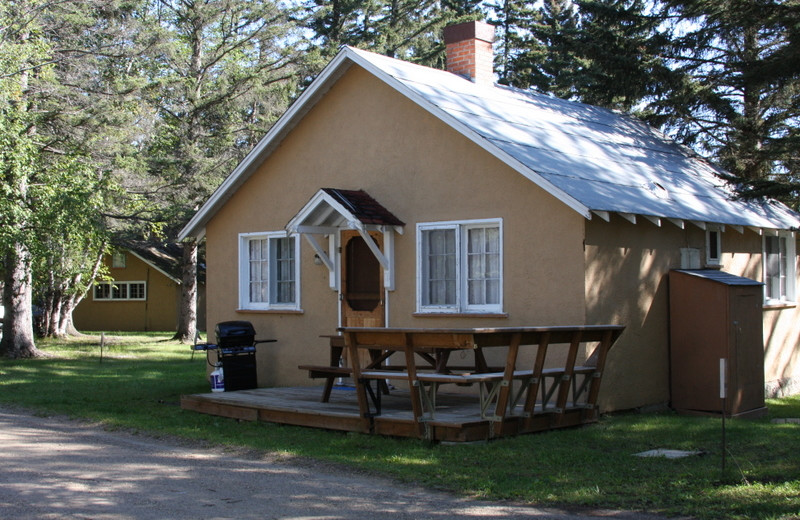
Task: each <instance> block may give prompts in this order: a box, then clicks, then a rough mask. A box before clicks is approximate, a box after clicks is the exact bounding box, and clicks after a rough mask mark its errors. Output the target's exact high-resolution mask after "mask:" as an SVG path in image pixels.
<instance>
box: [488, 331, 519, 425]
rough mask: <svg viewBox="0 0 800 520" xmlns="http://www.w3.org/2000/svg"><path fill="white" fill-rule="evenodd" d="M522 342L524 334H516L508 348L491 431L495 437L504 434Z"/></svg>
mask: <svg viewBox="0 0 800 520" xmlns="http://www.w3.org/2000/svg"><path fill="white" fill-rule="evenodd" d="M521 341H522V333H520V332H515V333H514V334H513V335H512V336H511V344H510V345H509V346H508V355H507V356H506V368H505V371H504V372H503V381H502V382H501V383H500V385H501V386H500V395H499V396H498V397H497V406H496V407H495V410H494V417H493V420H494V421H495V423H494V425H492V428H491V431H492V434H493V436H500V435H502V433H503V422H504V421H505V417H506V411H507V410H506V409H507V407H508V395H509V394H510V393H511V382H512V381H513V380H514V370H516V368H517V354H518V353H519V344H520V342H521Z"/></svg>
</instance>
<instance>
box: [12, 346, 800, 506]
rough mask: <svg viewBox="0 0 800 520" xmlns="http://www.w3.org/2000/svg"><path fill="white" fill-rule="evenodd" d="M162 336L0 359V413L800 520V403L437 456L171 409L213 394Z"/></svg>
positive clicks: (400, 470)
mask: <svg viewBox="0 0 800 520" xmlns="http://www.w3.org/2000/svg"><path fill="white" fill-rule="evenodd" d="M169 337H170V335H169V334H166V333H165V334H162V335H156V334H153V335H141V334H131V335H121V334H114V335H113V336H109V337H108V338H107V339H108V341H107V344H106V346H105V347H104V349H103V356H102V359H101V357H100V347H99V345H98V343H99V342H98V338H97V337H87V338H81V339H72V340H69V341H42V342H41V343H40V348H42V349H43V350H44V351H45V352H47V353H48V354H49V355H50V356H51V357H47V358H40V359H34V360H15V361H11V360H1V361H0V402H2V403H4V404H6V405H16V406H21V407H24V408H27V409H31V410H35V411H37V412H38V413H42V414H65V415H68V416H71V417H75V418H81V419H87V420H91V421H98V422H101V423H102V424H103V425H104V426H105V427H106V428H111V429H114V428H122V429H128V430H133V431H141V432H148V433H153V434H167V435H174V436H178V437H181V438H183V439H188V440H191V441H194V442H197V443H202V444H203V445H206V446H208V447H209V449H224V448H225V447H226V446H232V447H243V448H247V449H251V450H262V451H265V452H269V453H277V454H279V455H281V456H284V457H287V458H289V457H311V458H314V459H318V460H323V461H326V462H330V463H336V464H343V465H347V466H349V467H352V468H356V469H359V470H366V471H371V472H375V473H379V474H382V475H386V476H390V477H393V478H396V479H399V480H401V481H405V482H413V483H416V484H420V485H424V486H426V487H430V488H434V489H441V490H447V491H452V492H455V493H458V494H462V495H465V496H471V497H476V498H484V499H493V500H497V499H513V500H518V501H523V502H532V503H536V504H539V505H546V506H565V507H578V508H580V507H595V508H610V509H616V508H619V509H631V510H641V511H649V512H657V513H663V514H666V515H670V516H672V515H676V516H677V515H691V516H694V517H697V518H701V519H717V518H762V519H779V518H782V519H789V518H800V425H798V424H792V423H787V424H773V423H772V422H771V420H770V419H773V418H781V417H783V418H790V417H791V418H798V417H800V398H798V397H795V398H786V399H781V400H772V401H769V402H768V405H769V410H770V413H769V416H768V417H767V418H764V419H758V420H729V421H727V429H726V432H727V446H728V456H727V464H726V469H725V471H724V472H723V470H722V465H721V460H722V459H721V431H722V430H721V421H720V420H719V419H715V418H709V417H684V416H678V415H675V414H673V413H666V412H665V413H653V414H615V415H609V416H604V417H602V418H601V420H600V421H599V423H597V424H595V425H591V426H587V427H582V428H574V429H566V430H558V431H551V432H547V433H541V434H533V435H524V436H519V437H514V438H508V439H500V440H496V441H492V442H489V443H483V444H470V445H436V444H430V443H427V442H424V441H420V440H415V439H392V438H385V437H379V436H369V435H362V434H353V433H340V432H329V431H323V430H317V429H311V428H299V427H291V426H282V425H275V424H269V423H247V422H237V421H235V420H232V419H225V418H220V417H213V416H208V415H202V414H198V413H194V412H187V411H184V410H181V409H180V406H179V400H180V396H181V395H183V394H191V393H201V392H207V391H209V385H208V382H207V381H206V379H205V372H204V369H205V363H206V361H205V356H204V355H202V353H198V355H195V357H194V359H193V360H191V359H190V358H191V352H190V350H189V348H188V347H187V346H186V345H181V344H178V343H176V342H173V341H171V340H169ZM654 448H669V449H680V450H690V451H700V452H702V453H703V455H700V456H694V457H689V458H683V459H675V460H667V459H663V458H640V457H634V456H633V454H634V453H637V452H641V451H645V450H649V449H654Z"/></svg>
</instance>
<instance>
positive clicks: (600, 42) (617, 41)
mask: <svg viewBox="0 0 800 520" xmlns="http://www.w3.org/2000/svg"><path fill="white" fill-rule="evenodd" d="M576 4H577V6H578V11H579V14H580V30H579V32H578V34H577V36H576V38H575V40H574V52H575V54H576V56H577V58H578V60H579V67H578V69H579V70H578V73H577V75H576V76H575V89H576V91H577V95H578V97H579V98H580V99H581V100H582V101H584V102H586V103H590V104H594V105H600V106H604V107H609V108H616V109H620V110H626V111H627V110H631V109H632V108H633V107H634V106H636V105H637V104H638V103H640V102H642V101H643V100H646V99H648V98H650V97H652V96H656V95H658V94H659V93H660V92H662V91H663V90H664V89H665V88H668V86H667V85H669V83H670V82H671V81H673V73H672V72H671V71H670V70H669V68H668V66H667V64H666V61H665V60H664V58H663V56H662V50H663V47H664V45H666V42H667V40H666V38H665V36H664V35H662V34H661V33H660V32H659V26H660V25H661V24H662V21H663V20H662V18H661V17H659V16H658V15H657V14H656V13H654V12H650V11H651V5H650V4H651V3H649V2H646V1H644V0H576Z"/></svg>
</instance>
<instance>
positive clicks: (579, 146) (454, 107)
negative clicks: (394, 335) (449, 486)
mask: <svg viewBox="0 0 800 520" xmlns="http://www.w3.org/2000/svg"><path fill="white" fill-rule="evenodd" d="M487 27H488V26H486V25H485V24H480V23H472V22H471V23H469V24H466V25H462V26H456V28H455V29H452V28H450V29H449V32H448V33H446V35H445V38H446V41H447V43H448V52H449V53H450V55H451V56H452V55H454V54H455V51H456V50H457V49H458V47H459V46H461V47H466V48H467V52H468V54H469V53H471V56H472V59H471V60H467V63H466V64H463V63H462V64H456V63H455V61H454V60H449V61H450V71H449V72H446V71H439V70H433V69H429V68H425V67H420V66H417V65H413V64H410V63H406V62H402V61H399V60H395V59H390V58H387V57H384V56H379V55H375V54H372V53H369V52H365V51H361V50H357V49H353V48H344V49H343V50H342V51H341V52H340V53H339V54H338V55H337V57H336V58H335V59H334V60H333V61H332V62H331V63H330V64H329V65H328V67H327V68H326V69H325V70H324V71H323V72H322V73H321V75H320V76H319V77H318V78H317V79H316V81H314V82H313V83H312V84H311V85H310V87H309V88H308V89H307V91H306V92H305V93H304V94H303V96H301V98H300V99H299V100H298V101H297V102H296V103H295V104H294V105H293V106H292V107H291V108H290V109H289V111H288V112H287V113H286V114H284V116H283V117H282V118H281V119H280V120H279V122H278V123H277V124H276V125H275V126H274V127H273V128H272V129H271V130H270V132H269V133H268V135H267V136H265V138H264V139H263V140H262V141H261V142H260V143H259V144H258V145H257V147H256V148H255V149H254V150H253V151H252V152H251V153H250V154H249V155H248V156H247V158H245V160H244V161H243V162H242V163H241V164H240V165H239V166H237V168H236V169H235V170H234V171H233V172H232V173H231V174H230V175H229V177H228V178H227V179H226V181H225V182H224V183H223V184H222V186H221V187H220V188H219V189H218V190H217V192H215V193H214V195H213V196H212V197H211V198H210V199H209V201H208V202H207V203H206V204H205V205H204V206H203V207H202V208H201V209H200V210H199V211H198V213H197V214H196V215H195V217H194V218H193V219H192V220H191V222H190V223H189V224H188V225H187V226H186V228H185V229H184V230H183V232H182V235H183V236H190V235H191V236H196V237H200V238H202V237H205V240H206V255H207V257H206V258H207V273H208V280H207V284H208V285H207V290H208V295H209V298H208V304H207V312H208V314H207V315H208V319H209V322H210V323H211V324H213V323H217V322H221V321H226V320H248V321H251V322H252V323H253V324H254V325H255V328H256V331H257V333H258V335H259V336H261V337H274V338H277V339H278V342H277V343H275V344H272V345H270V346H269V347H268V348H266V347H265V348H262V349H259V351H258V356H259V357H258V370H259V374H258V376H259V385H260V386H294V385H308V384H313V382H311V381H309V379H308V378H307V373H305V372H302V371H300V370H298V369H297V365H299V364H303V363H310V362H318V361H320V360H323V359H326V358H327V356H328V347H327V341H326V340H325V339H321V338H320V336H322V335H329V334H335V333H336V328H337V327H339V326H358V325H365V326H381V327H382V326H392V327H421V328H425V327H436V328H444V327H496V326H551V325H583V324H604V323H612V324H621V325H625V326H626V327H627V328H626V330H625V332H624V334H623V335H622V337H621V338H620V339H619V341H618V342H617V343H616V345H615V346H614V348H613V349H612V351H611V353H610V354H609V358H608V360H607V363H606V373H605V374H604V378H603V388H602V391H601V397H600V404H601V407H602V409H603V410H606V411H607V410H615V409H627V408H633V407H641V406H648V405H658V404H666V403H668V402H669V400H670V384H669V376H670V361H669V352H670V343H669V341H670V338H669V291H668V277H669V273H670V271H671V270H673V269H679V268H707V269H718V270H723V271H726V272H730V273H733V274H735V275H739V276H745V277H748V278H751V279H753V280H756V281H759V282H764V283H765V289H764V297H763V301H760V302H759V305H760V306H761V308H762V313H763V331H764V332H763V335H764V349H765V380H766V384H767V389H768V391H769V392H770V393H772V394H779V393H785V392H794V391H796V390H797V388H798V384H800V331H798V327H797V323H798V311H797V306H796V301H797V293H796V287H797V257H796V254H795V252H796V247H797V245H796V244H797V236H796V232H795V230H796V229H797V228H798V227H800V218H798V215H796V214H795V213H793V212H791V211H789V210H788V209H787V208H785V207H783V206H781V205H780V204H777V203H764V204H756V203H746V202H742V201H738V200H734V199H733V198H732V197H731V192H730V191H729V190H728V189H727V188H726V187H725V186H724V185H723V182H722V181H721V180H720V179H719V177H717V176H716V175H715V173H716V171H715V169H714V168H713V167H712V166H711V165H709V164H707V163H705V162H704V161H702V160H700V159H698V158H697V157H695V156H693V155H692V154H690V153H689V152H687V151H686V150H685V149H683V148H681V147H679V146H677V145H675V144H674V143H671V142H669V141H667V140H665V139H664V138H663V137H662V136H661V135H660V134H659V133H658V132H656V131H654V130H653V129H651V128H649V127H648V126H647V125H645V124H643V123H642V122H640V121H637V120H634V119H633V118H631V117H628V116H625V115H620V114H618V113H614V112H611V111H608V110H604V109H600V108H597V107H591V106H587V105H582V104H578V103H571V102H568V101H564V100H559V99H554V98H551V97H548V96H543V95H540V94H535V93H531V92H523V91H519V90H516V89H511V88H508V87H502V86H499V85H494V84H493V83H492V75H491V62H492V60H491V37H492V30H491V28H487ZM487 53H488V56H487ZM487 71H488V74H487Z"/></svg>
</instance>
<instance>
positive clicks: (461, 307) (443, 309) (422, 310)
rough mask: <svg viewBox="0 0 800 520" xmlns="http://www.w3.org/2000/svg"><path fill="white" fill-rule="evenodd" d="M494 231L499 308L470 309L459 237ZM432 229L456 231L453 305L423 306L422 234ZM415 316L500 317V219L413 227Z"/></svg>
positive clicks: (461, 245) (463, 253)
mask: <svg viewBox="0 0 800 520" xmlns="http://www.w3.org/2000/svg"><path fill="white" fill-rule="evenodd" d="M485 227H497V228H498V231H499V235H500V237H499V240H500V288H499V291H500V294H499V299H500V303H499V304H489V305H470V304H469V303H468V302H467V294H468V291H467V263H466V262H465V261H464V257H465V250H466V247H467V245H466V243H465V241H464V240H463V237H464V236H465V235H466V232H467V230H469V229H470V228H485ZM436 229H454V230H455V231H456V251H457V253H456V272H457V273H458V278H457V283H456V305H454V306H446V305H424V304H423V301H424V299H423V291H424V290H425V288H424V279H423V278H424V277H423V263H424V259H423V258H422V255H423V250H424V248H423V247H422V246H423V240H422V236H423V232H424V231H431V230H436ZM416 240H417V313H419V314H426V313H427V314H440V313H444V314H502V313H503V301H504V299H503V285H504V282H505V279H504V274H503V258H504V253H503V250H504V240H503V219H502V218H495V219H480V220H451V221H445V222H422V223H418V224H417V238H416Z"/></svg>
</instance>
